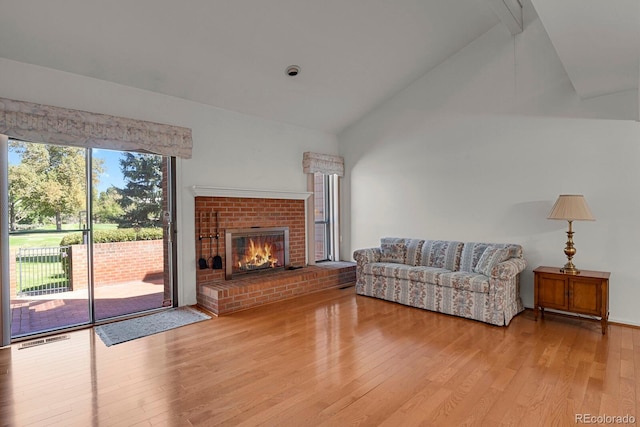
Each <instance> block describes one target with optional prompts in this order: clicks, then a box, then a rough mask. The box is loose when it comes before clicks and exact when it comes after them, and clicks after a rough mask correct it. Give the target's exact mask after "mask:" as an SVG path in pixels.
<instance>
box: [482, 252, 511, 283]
mask: <svg viewBox="0 0 640 427" xmlns="http://www.w3.org/2000/svg"><path fill="white" fill-rule="evenodd" d="M509 254H510V251H509V248H499V247H497V246H487V248H486V249H485V250H484V252H483V253H482V256H481V257H480V259H479V260H478V264H476V266H475V267H473V272H474V273H479V274H484V275H485V276H491V270H493V267H495V266H496V265H498V264H499V263H501V262H502V261H506V260H507V259H509Z"/></svg>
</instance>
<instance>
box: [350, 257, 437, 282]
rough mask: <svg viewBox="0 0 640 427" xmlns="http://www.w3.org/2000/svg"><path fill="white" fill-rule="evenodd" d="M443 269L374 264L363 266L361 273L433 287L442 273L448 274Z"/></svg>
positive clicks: (390, 263) (388, 263)
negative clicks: (426, 284) (421, 283)
mask: <svg viewBox="0 0 640 427" xmlns="http://www.w3.org/2000/svg"><path fill="white" fill-rule="evenodd" d="M448 272H449V270H445V269H444V268H433V267H413V266H410V265H406V264H398V263H393V262H374V263H370V264H365V265H364V268H363V273H364V274H365V275H371V276H381V277H389V278H392V279H401V280H410V281H412V282H424V283H429V284H432V285H435V284H437V283H438V277H439V276H440V274H442V273H448Z"/></svg>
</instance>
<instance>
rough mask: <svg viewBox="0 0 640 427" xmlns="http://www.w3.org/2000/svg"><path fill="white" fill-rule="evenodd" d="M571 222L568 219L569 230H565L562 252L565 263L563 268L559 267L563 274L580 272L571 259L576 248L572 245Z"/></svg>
mask: <svg viewBox="0 0 640 427" xmlns="http://www.w3.org/2000/svg"><path fill="white" fill-rule="evenodd" d="M572 222H573V221H569V231H567V246H566V247H565V248H564V254H565V255H566V256H567V263H566V264H565V265H564V267H563V268H561V269H560V272H561V273H564V274H580V270H578V269H577V268H576V266H575V265H573V262H572V261H571V260H572V259H573V256H574V255H575V254H576V248H575V247H574V246H573V228H572V227H571V223H572Z"/></svg>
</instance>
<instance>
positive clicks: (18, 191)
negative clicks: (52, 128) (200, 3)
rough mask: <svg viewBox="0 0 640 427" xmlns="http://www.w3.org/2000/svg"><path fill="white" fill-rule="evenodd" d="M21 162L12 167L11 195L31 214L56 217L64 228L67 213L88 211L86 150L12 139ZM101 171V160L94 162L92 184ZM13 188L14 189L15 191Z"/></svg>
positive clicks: (59, 228) (18, 204)
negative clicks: (63, 221)
mask: <svg viewBox="0 0 640 427" xmlns="http://www.w3.org/2000/svg"><path fill="white" fill-rule="evenodd" d="M11 148H12V149H13V150H15V152H16V153H18V154H19V155H20V157H21V163H20V164H19V165H15V167H12V168H10V170H9V174H10V175H9V181H10V182H11V184H10V186H9V188H10V192H12V194H10V196H9V198H10V199H11V200H12V201H13V202H14V206H15V207H16V208H19V209H22V210H23V211H24V212H26V213H28V214H29V215H30V216H39V217H53V218H55V223H56V230H61V229H62V219H63V218H64V217H65V216H73V217H76V216H77V215H78V214H79V212H80V211H84V210H86V180H85V149H84V148H77V147H67V146H59V145H50V144H38V143H30V142H18V141H12V142H11ZM101 173H102V161H101V160H99V159H96V161H94V162H93V178H92V179H93V184H94V186H95V185H97V183H98V182H99V176H100V174H101ZM12 187H13V190H12Z"/></svg>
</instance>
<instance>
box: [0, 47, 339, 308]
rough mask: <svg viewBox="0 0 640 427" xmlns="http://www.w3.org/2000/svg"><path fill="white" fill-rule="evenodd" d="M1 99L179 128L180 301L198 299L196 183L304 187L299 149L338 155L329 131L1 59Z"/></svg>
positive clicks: (276, 187) (239, 186)
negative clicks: (187, 151) (183, 135)
mask: <svg viewBox="0 0 640 427" xmlns="http://www.w3.org/2000/svg"><path fill="white" fill-rule="evenodd" d="M0 76H1V78H0V97H4V98H11V99H17V100H21V101H29V102H36V103H41V104H48V105H54V106H57V107H65V108H73V109H78V110H85V111H91V112H95V113H103V114H110V115H114V116H121V117H128V118H133V119H140V120H149V121H154V122H159V123H167V124H171V125H177V126H184V127H188V128H191V129H192V131H193V145H194V147H193V158H192V159H190V160H178V172H177V186H178V193H179V194H178V200H177V202H178V224H177V226H178V233H179V240H178V269H179V295H178V298H179V302H180V304H181V305H184V304H195V302H196V288H195V278H196V253H195V242H194V235H195V225H194V198H193V194H192V193H191V191H190V188H191V187H192V186H193V185H208V186H216V187H232V188H245V189H264V190H282V191H306V190H307V177H306V175H305V174H304V173H303V172H302V154H303V153H304V152H305V151H314V152H320V153H326V154H337V150H338V147H337V140H336V137H335V136H333V135H329V134H325V133H321V132H316V131H312V130H308V129H303V128H300V127H295V126H291V125H286V124H282V123H277V122H273V121H268V120H263V119H260V118H257V117H252V116H247V115H243V114H239V113H234V112H230V111H226V110H222V109H218V108H213V107H209V106H205V105H202V104H197V103H194V102H190V101H185V100H182V99H178V98H174V97H169V96H164V95H159V94H156V93H151V92H147V91H142V90H138V89H133V88H130V87H126V86H121V85H116V84H112V83H108V82H104V81H101V80H96V79H91V78H86V77H81V76H78V75H74V74H69V73H64V72H59V71H54V70H51V69H46V68H42V67H36V66H32V65H27V64H23V63H19V62H14V61H9V60H6V59H2V58H0Z"/></svg>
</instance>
